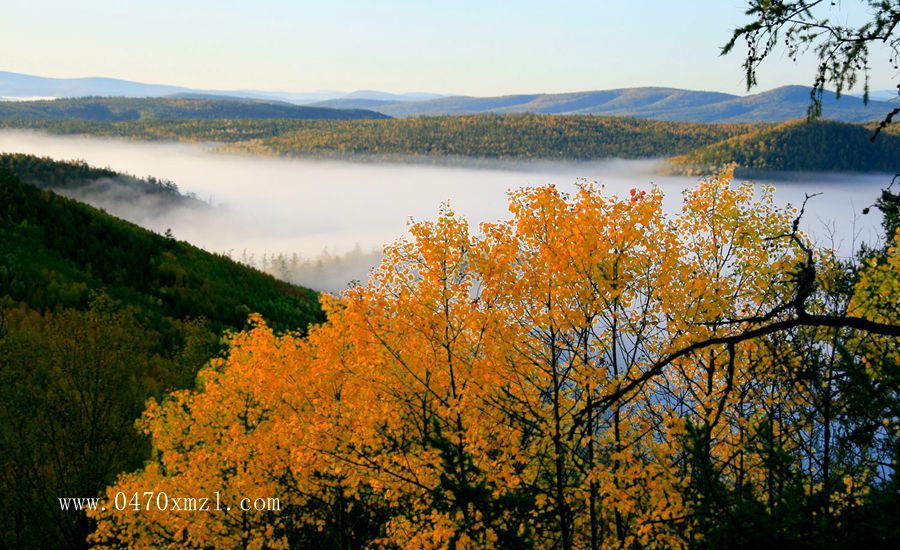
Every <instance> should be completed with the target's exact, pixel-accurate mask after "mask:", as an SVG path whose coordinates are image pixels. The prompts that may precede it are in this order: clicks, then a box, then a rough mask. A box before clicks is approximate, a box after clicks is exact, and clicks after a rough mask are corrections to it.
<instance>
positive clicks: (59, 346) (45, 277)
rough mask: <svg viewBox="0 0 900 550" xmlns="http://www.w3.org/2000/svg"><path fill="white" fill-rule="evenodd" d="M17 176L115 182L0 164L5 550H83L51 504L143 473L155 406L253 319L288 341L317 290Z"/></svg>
mask: <svg viewBox="0 0 900 550" xmlns="http://www.w3.org/2000/svg"><path fill="white" fill-rule="evenodd" d="M10 168H11V169H12V170H13V171H10ZM16 174H22V179H23V180H25V181H27V182H34V183H37V182H42V185H52V186H58V187H67V186H68V185H70V184H72V185H74V183H72V182H77V181H83V180H85V179H88V180H89V179H90V178H94V177H98V176H101V177H111V176H116V177H119V176H121V175H119V174H116V173H115V172H111V171H108V170H99V169H94V168H90V167H88V166H85V165H83V164H80V163H57V162H52V161H49V160H47V159H37V158H35V157H25V156H9V155H8V156H4V157H2V158H0V502H2V506H3V508H4V510H5V513H4V514H3V516H2V519H0V540H2V541H3V545H2V546H6V545H8V546H9V547H34V548H37V547H45V548H50V547H57V548H58V547H63V546H65V545H71V546H76V547H78V546H83V545H84V544H85V543H84V541H85V537H86V535H87V533H88V532H89V530H90V525H89V524H88V523H87V522H86V520H85V518H84V516H83V515H81V514H72V513H69V514H66V513H64V512H61V511H60V508H59V504H58V502H57V501H56V498H57V497H60V496H66V495H94V494H97V492H98V491H99V490H100V489H101V488H102V487H104V486H105V485H106V484H108V483H110V482H112V481H113V480H114V479H115V475H116V474H117V473H118V472H121V471H123V470H126V469H128V468H134V467H137V466H139V465H140V464H141V463H142V462H143V461H144V460H146V459H147V458H148V457H149V451H150V447H149V444H148V442H147V440H146V439H145V437H144V436H143V435H141V434H140V433H139V432H137V431H136V430H134V428H133V423H134V421H135V419H137V418H138V417H139V415H140V413H141V411H142V410H143V408H144V402H145V400H146V399H147V398H148V397H151V396H156V397H159V396H161V395H162V394H163V393H164V392H166V391H169V390H172V389H178V388H185V387H190V386H191V385H192V384H193V383H194V377H195V376H194V375H195V373H196V370H197V369H198V368H199V367H200V366H201V365H203V364H204V363H205V362H206V361H207V360H208V359H209V358H210V357H212V356H213V355H214V354H216V353H218V351H219V349H220V348H221V343H220V338H221V336H222V335H223V334H224V332H225V331H228V330H233V329H241V328H243V327H244V326H245V324H246V322H247V319H248V316H249V314H251V313H254V312H259V313H262V314H263V315H265V316H266V318H267V319H271V322H272V324H273V326H277V327H278V330H282V331H286V330H305V328H306V327H307V326H309V324H310V323H315V322H318V321H320V320H322V318H323V317H322V313H321V310H320V307H319V304H318V299H317V295H316V293H314V292H312V291H310V290H307V289H303V288H299V287H295V286H292V285H289V284H287V283H283V282H281V281H278V280H276V279H274V278H273V277H271V276H268V275H265V274H263V273H261V272H259V271H256V270H254V269H251V268H249V267H246V266H243V265H240V264H238V263H236V262H234V261H231V260H230V259H228V258H225V257H222V256H218V255H213V254H210V253H207V252H205V251H203V250H200V249H198V248H196V247H194V246H191V245H189V244H187V243H184V242H179V241H176V240H174V239H172V238H169V237H165V236H161V235H157V234H155V233H152V232H150V231H146V230H144V229H142V228H139V227H137V226H135V225H133V224H130V223H127V222H124V221H122V220H119V219H116V218H114V217H112V216H109V215H107V214H105V213H102V212H100V211H98V210H95V209H93V208H91V207H89V206H87V205H84V204H81V203H77V202H75V201H73V200H70V199H66V198H64V197H60V196H58V195H56V194H54V193H52V192H51V191H48V190H43V189H39V188H38V187H37V186H35V185H30V184H28V183H24V182H23V181H21V180H20V179H19V177H18V176H17V175H16ZM154 185H155V183H154V182H152V181H151V182H147V186H148V188H149V189H153V188H154ZM166 187H167V186H166V185H165V184H162V188H163V189H164V192H168V193H174V192H175V191H173V190H172V189H170V188H169V189H166Z"/></svg>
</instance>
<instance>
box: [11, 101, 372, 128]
mask: <svg viewBox="0 0 900 550" xmlns="http://www.w3.org/2000/svg"><path fill="white" fill-rule="evenodd" d="M236 118H239V119H250V120H253V119H340V120H345V119H369V118H372V119H380V118H388V117H387V116H386V115H384V114H381V113H378V112H375V111H367V110H364V109H331V108H325V107H307V106H300V105H292V104H288V103H273V102H269V101H255V100H232V99H201V98H141V99H139V98H126V97H107V98H95V97H87V98H74V99H56V100H41V101H15V102H0V119H15V120H71V119H77V120H88V121H94V122H125V121H138V120H187V119H191V120H195V119H236Z"/></svg>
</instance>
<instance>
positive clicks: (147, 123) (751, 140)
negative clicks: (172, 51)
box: [0, 102, 900, 174]
mask: <svg viewBox="0 0 900 550" xmlns="http://www.w3.org/2000/svg"><path fill="white" fill-rule="evenodd" d="M225 103H228V102H225ZM0 127H6V128H29V129H37V130H42V131H47V132H51V133H58V134H73V135H81V134H84V135H95V136H105V137H120V138H129V139H142V140H170V141H189V142H202V143H214V144H219V148H220V149H224V150H227V151H239V152H246V153H253V154H265V155H279V156H313V157H333V158H351V159H352V158H360V157H361V158H371V159H376V160H377V159H382V160H409V159H421V160H428V159H435V158H437V159H440V158H444V159H503V160H578V161H587V160H601V159H609V158H622V159H662V158H669V157H674V158H672V162H671V166H672V167H673V169H674V170H676V171H678V172H683V173H688V174H705V173H710V170H712V169H718V168H720V167H721V166H723V165H725V164H727V163H729V162H736V163H737V165H738V169H739V170H740V171H746V170H766V171H884V172H893V171H896V170H898V169H900V166H898V161H897V159H898V158H900V154H898V151H900V146H898V143H900V136H898V134H897V133H896V132H895V131H892V130H889V131H887V132H884V134H883V135H882V136H880V138H879V139H878V140H876V143H875V144H874V146H871V147H869V146H867V145H868V143H869V142H868V139H867V138H868V137H869V136H870V135H871V134H872V132H873V131H874V126H873V125H871V124H869V125H862V124H850V123H840V122H833V121H813V122H808V121H805V120H796V121H791V122H787V123H782V124H778V125H773V124H703V123H685V122H666V121H658V120H648V119H637V118H621V117H605V116H591V115H534V114H515V115H460V116H425V117H417V118H400V119H384V120H377V119H366V120H337V119H329V120H312V119H284V118H272V119H262V118H259V119H252V118H198V117H191V118H186V119H178V120H165V119H156V118H142V119H140V120H126V121H120V122H108V121H96V120H83V119H77V118H66V119H60V120H49V119H6V120H3V119H0Z"/></svg>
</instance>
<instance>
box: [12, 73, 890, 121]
mask: <svg viewBox="0 0 900 550" xmlns="http://www.w3.org/2000/svg"><path fill="white" fill-rule="evenodd" d="M809 91H810V89H809V88H808V87H805V86H784V87H781V88H776V89H774V90H769V91H766V92H762V93H758V94H753V95H748V96H737V95H732V94H725V93H720V92H705V91H694V90H681V89H676V88H658V87H643V88H621V89H616V90H601V91H588V92H574V93H561V94H521V95H507V96H496V97H470V96H445V95H440V94H430V93H424V92H414V93H405V94H394V93H389V92H381V91H377V90H359V91H356V92H352V93H343V92H336V91H319V92H305V93H294V92H268V91H258V90H236V91H221V90H195V89H189V88H184V87H180V86H169V85H162V84H143V83H139V82H131V81H127V80H118V79H113V78H44V77H39V76H30V75H24V74H18V73H10V72H2V71H0V98H7V99H27V98H62V97H65V98H71V97H85V96H103V97H175V98H193V99H207V100H214V99H215V100H227V99H232V100H233V99H239V100H243V101H248V100H250V101H256V102H262V103H266V102H268V103H283V104H291V105H307V106H309V107H316V108H329V109H344V110H346V109H350V110H368V111H378V112H379V113H384V114H386V115H389V116H392V117H410V116H422V115H463V114H486V113H496V114H510V113H536V114H572V115H574V114H591V115H604V116H620V117H621V116H626V117H636V118H649V119H656V120H667V121H675V122H707V123H724V122H784V121H787V120H792V119H797V118H803V117H804V116H806V111H807V108H808V107H809V102H810V97H809ZM869 99H870V101H869V104H868V105H865V104H864V103H863V101H862V99H861V98H860V97H858V96H856V95H844V96H842V97H841V98H840V99H838V98H837V96H836V95H835V94H834V93H832V92H826V93H825V97H824V106H823V107H824V117H825V118H826V119H832V120H838V121H842V122H870V121H874V120H880V119H882V118H883V117H884V115H885V114H886V113H888V112H889V111H890V110H891V109H893V108H894V107H896V106H897V105H898V103H900V99H898V96H897V92H896V91H893V90H876V91H873V92H871V93H870V97H869ZM882 100H888V101H882Z"/></svg>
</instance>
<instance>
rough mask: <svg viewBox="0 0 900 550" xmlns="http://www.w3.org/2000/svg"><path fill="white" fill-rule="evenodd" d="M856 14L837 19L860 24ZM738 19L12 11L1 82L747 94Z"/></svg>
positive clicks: (351, 10) (600, 6)
mask: <svg viewBox="0 0 900 550" xmlns="http://www.w3.org/2000/svg"><path fill="white" fill-rule="evenodd" d="M858 5H859V2H857V1H852V2H850V1H847V0H844V1H843V2H840V3H839V5H838V6H837V7H836V8H835V9H836V10H839V11H838V12H837V14H838V16H839V17H841V18H844V19H846V20H853V19H854V18H858V17H859V16H860V15H861V12H860V10H859V9H858V8H857V6H858ZM744 9H745V2H742V1H738V0H703V1H690V0H670V1H664V0H645V1H634V2H625V1H621V0H619V1H613V0H557V1H534V0H519V1H512V0H509V1H505V2H500V1H494V0H480V1H477V0H455V1H452V2H451V1H428V0H419V1H413V0H378V1H362V0H332V1H321V2H314V1H298V0H293V1H290V0H256V1H253V2H250V1H245V2H239V1H236V0H215V1H214V0H179V1H176V0H152V1H151V0H115V1H113V0H82V1H78V2H73V1H71V0H62V1H60V0H54V1H40V0H32V1H16V2H9V3H8V4H7V5H5V6H4V8H3V11H4V14H3V17H2V19H0V70H8V71H15V72H23V73H29V74H37V75H42V76H56V77H77V76H111V77H117V78H124V79H129V80H138V81H143V82H156V83H166V84H177V85H182V86H189V87H195V88H207V89H266V90H282V91H297V92H300V91H312V90H323V89H330V90H343V91H352V90H357V89H379V90H386V91H394V92H404V91H429V92H440V93H461V94H470V95H496V94H507V93H517V92H521V93H524V92H564V91H578V90H590V89H604V88H617V87H628V86H650V85H659V86H673V87H679V88H690V89H703V90H717V91H724V92H731V93H741V94H742V93H744V88H743V75H742V72H741V69H740V64H741V61H742V57H741V56H740V53H735V54H732V55H730V56H728V57H724V58H723V57H719V55H718V52H719V47H720V46H721V45H722V44H723V43H724V42H725V41H726V40H727V39H728V37H729V35H730V32H731V29H733V28H734V27H735V26H736V25H739V24H740V23H741V22H743V21H744V18H745V16H744V15H743V11H744ZM876 59H881V57H876ZM812 61H813V59H812V56H808V58H807V59H801V60H800V61H798V63H796V64H795V63H793V62H791V61H790V60H788V59H785V58H784V57H783V56H782V55H781V53H780V52H779V53H778V54H777V55H776V56H774V57H773V58H772V59H771V60H770V62H769V63H768V64H767V65H766V67H765V69H764V70H763V71H761V73H760V89H769V88H774V87H776V86H780V85H783V84H809V83H810V82H811V81H812V77H813V63H812ZM875 66H876V67H879V68H880V67H881V65H877V64H876V65H875ZM895 76H896V75H894V74H893V73H891V72H887V71H882V72H880V73H879V72H876V73H875V74H873V81H872V87H873V89H887V88H893V87H894V86H895V85H896V84H895V83H892V78H894V77H895Z"/></svg>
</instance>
